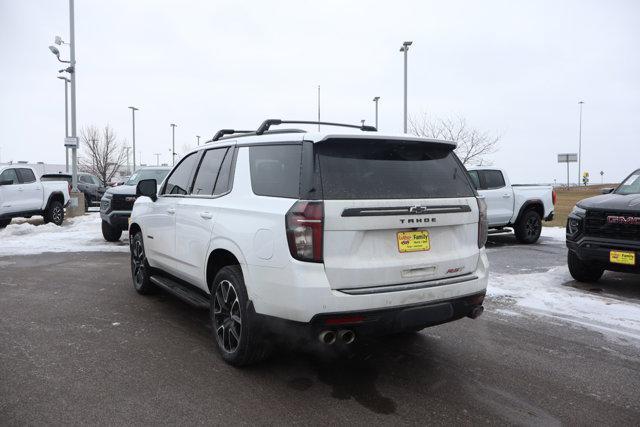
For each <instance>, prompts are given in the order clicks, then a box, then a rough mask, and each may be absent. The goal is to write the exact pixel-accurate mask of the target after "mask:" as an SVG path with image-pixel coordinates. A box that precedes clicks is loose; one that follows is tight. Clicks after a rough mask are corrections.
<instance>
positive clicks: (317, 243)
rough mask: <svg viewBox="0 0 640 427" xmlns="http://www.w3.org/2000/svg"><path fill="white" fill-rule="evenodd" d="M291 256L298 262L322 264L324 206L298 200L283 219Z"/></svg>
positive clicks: (318, 203) (319, 203) (320, 203)
mask: <svg viewBox="0 0 640 427" xmlns="http://www.w3.org/2000/svg"><path fill="white" fill-rule="evenodd" d="M285 222H286V227H287V241H288V242H289V252H291V256H292V257H294V258H295V259H297V260H300V261H311V262H322V232H323V228H324V226H323V225H324V206H323V203H322V202H310V201H307V200H298V201H297V202H295V203H294V205H293V206H292V207H291V209H289V212H287V215H286V217H285Z"/></svg>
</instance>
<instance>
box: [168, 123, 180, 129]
mask: <svg viewBox="0 0 640 427" xmlns="http://www.w3.org/2000/svg"><path fill="white" fill-rule="evenodd" d="M169 126H171V127H172V128H174V127H177V126H178V125H177V124H175V123H171V124H170V125H169Z"/></svg>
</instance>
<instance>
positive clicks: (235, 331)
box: [213, 280, 242, 353]
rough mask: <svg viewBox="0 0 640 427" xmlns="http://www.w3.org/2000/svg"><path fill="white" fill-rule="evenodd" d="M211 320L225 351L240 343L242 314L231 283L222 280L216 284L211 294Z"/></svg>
mask: <svg viewBox="0 0 640 427" xmlns="http://www.w3.org/2000/svg"><path fill="white" fill-rule="evenodd" d="M213 298H214V300H213V320H214V325H213V327H214V328H215V331H216V339H217V340H218V344H219V345H220V347H221V348H222V349H223V350H224V351H225V352H227V353H233V352H235V351H236V350H237V349H238V346H239V345H240V336H241V333H242V314H241V312H240V300H239V299H238V293H237V291H236V288H235V287H234V286H233V284H232V283H231V282H230V281H228V280H222V281H220V283H218V285H217V286H216V291H215V293H214V296H213Z"/></svg>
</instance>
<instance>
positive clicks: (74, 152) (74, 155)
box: [69, 0, 78, 191]
mask: <svg viewBox="0 0 640 427" xmlns="http://www.w3.org/2000/svg"><path fill="white" fill-rule="evenodd" d="M74 21H75V19H74V7H73V0H69V53H70V58H69V60H70V64H69V65H70V67H69V68H70V71H69V77H70V80H71V82H70V83H71V138H73V139H74V141H75V145H74V146H73V147H71V188H73V191H78V131H77V128H76V32H75V22H74Z"/></svg>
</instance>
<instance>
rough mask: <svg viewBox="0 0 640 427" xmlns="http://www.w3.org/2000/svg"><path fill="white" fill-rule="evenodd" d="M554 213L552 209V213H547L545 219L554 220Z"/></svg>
mask: <svg viewBox="0 0 640 427" xmlns="http://www.w3.org/2000/svg"><path fill="white" fill-rule="evenodd" d="M553 214H554V212H553V211H551V213H550V214H549V215H547V216H546V217H545V219H544V220H545V221H553Z"/></svg>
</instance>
